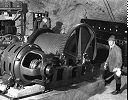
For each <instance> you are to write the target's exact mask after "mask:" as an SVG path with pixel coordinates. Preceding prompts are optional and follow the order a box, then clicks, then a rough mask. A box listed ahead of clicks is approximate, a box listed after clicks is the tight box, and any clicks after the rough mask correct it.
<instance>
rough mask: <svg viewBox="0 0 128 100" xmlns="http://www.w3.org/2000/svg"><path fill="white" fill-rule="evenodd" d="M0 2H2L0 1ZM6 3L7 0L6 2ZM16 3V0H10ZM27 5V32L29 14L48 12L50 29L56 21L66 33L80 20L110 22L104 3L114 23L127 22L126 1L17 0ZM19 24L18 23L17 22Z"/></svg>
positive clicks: (29, 24)
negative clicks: (50, 23)
mask: <svg viewBox="0 0 128 100" xmlns="http://www.w3.org/2000/svg"><path fill="white" fill-rule="evenodd" d="M1 1H2V0H1ZM7 1H8V0H7ZM10 1H16V0H10ZM19 1H25V2H26V3H28V7H29V12H28V13H27V23H26V24H27V32H26V33H28V34H29V33H31V31H30V30H32V14H31V13H30V12H44V10H46V11H48V12H49V16H50V18H51V21H52V27H54V26H55V24H56V22H57V21H61V22H62V23H63V24H64V27H65V29H66V31H67V30H68V29H69V28H70V27H72V26H73V25H75V24H77V23H79V22H80V19H81V18H86V17H87V18H88V19H100V20H105V21H112V20H111V18H110V16H109V14H108V11H107V8H106V6H105V3H104V2H107V1H108V3H109V5H110V7H111V10H112V13H113V15H114V17H115V21H117V22H122V23H126V22H127V13H126V12H127V0H107V1H106V0H19ZM18 24H19V22H18Z"/></svg>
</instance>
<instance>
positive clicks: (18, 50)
mask: <svg viewBox="0 0 128 100" xmlns="http://www.w3.org/2000/svg"><path fill="white" fill-rule="evenodd" d="M43 54H44V53H43V51H42V50H41V48H40V47H39V46H37V45H35V44H28V43H22V42H18V43H13V44H11V45H9V46H8V47H7V48H6V49H5V51H4V52H3V54H2V58H1V63H2V67H1V73H2V75H3V76H4V75H5V74H8V75H10V74H11V75H12V77H13V78H14V79H15V80H16V79H20V80H21V81H22V82H23V84H29V83H31V82H32V81H33V80H35V79H38V80H42V76H41V74H40V69H39V68H37V66H38V64H39V63H40V62H41V61H42V59H43Z"/></svg>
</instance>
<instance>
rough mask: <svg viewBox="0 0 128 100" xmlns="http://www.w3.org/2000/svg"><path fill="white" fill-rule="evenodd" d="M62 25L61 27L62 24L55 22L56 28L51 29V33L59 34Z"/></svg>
mask: <svg viewBox="0 0 128 100" xmlns="http://www.w3.org/2000/svg"><path fill="white" fill-rule="evenodd" d="M62 25H63V23H62V22H60V21H57V22H56V26H55V27H53V28H52V30H53V32H54V33H56V34H60V32H61V29H62Z"/></svg>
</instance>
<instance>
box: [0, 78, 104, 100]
mask: <svg viewBox="0 0 128 100" xmlns="http://www.w3.org/2000/svg"><path fill="white" fill-rule="evenodd" d="M37 87H38V86H37ZM37 87H36V88H34V92H33V94H32V93H29V94H28V92H31V91H33V90H30V88H29V90H27V89H26V90H23V91H22V92H24V93H22V92H20V93H19V94H15V95H13V96H14V97H12V96H11V97H9V96H10V95H9V93H8V94H6V95H0V100H10V99H11V100H15V99H16V100H83V99H86V98H89V97H90V96H91V95H94V94H96V93H97V92H98V91H99V90H101V89H103V88H104V81H103V80H102V79H100V80H97V81H95V82H82V83H79V84H75V85H74V84H73V86H72V87H66V89H65V88H62V89H57V90H53V91H50V92H46V93H45V92H44V93H41V92H40V93H39V91H38V93H36V90H38V89H39V88H37ZM10 92H13V89H12V90H10ZM34 93H35V94H34ZM25 94H27V95H29V96H24V95H25ZM18 96H19V97H18ZM20 96H21V97H20ZM15 97H18V98H15Z"/></svg>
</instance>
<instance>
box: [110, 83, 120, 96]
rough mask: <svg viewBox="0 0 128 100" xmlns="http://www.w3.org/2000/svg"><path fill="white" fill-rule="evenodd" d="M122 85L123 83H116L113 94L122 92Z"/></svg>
mask: <svg viewBox="0 0 128 100" xmlns="http://www.w3.org/2000/svg"><path fill="white" fill-rule="evenodd" d="M120 87H121V84H116V90H115V91H113V92H112V94H113V95H117V94H119V93H120Z"/></svg>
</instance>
